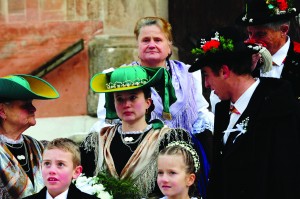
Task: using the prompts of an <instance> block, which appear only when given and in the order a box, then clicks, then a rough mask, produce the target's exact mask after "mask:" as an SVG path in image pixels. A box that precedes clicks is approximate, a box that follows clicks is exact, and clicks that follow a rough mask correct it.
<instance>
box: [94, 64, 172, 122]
mask: <svg viewBox="0 0 300 199" xmlns="http://www.w3.org/2000/svg"><path fill="white" fill-rule="evenodd" d="M90 86H91V88H92V90H93V91H94V92H97V93H105V100H106V102H105V108H106V119H116V118H118V116H117V114H116V110H115V106H114V100H113V95H112V93H114V92H121V91H129V90H134V89H143V88H146V87H154V88H155V89H156V90H157V91H158V93H159V95H160V96H161V98H162V102H163V107H164V110H163V116H164V118H165V119H171V115H170V105H171V104H173V103H174V102H175V101H176V100H177V98H176V95H175V90H174V87H173V85H172V80H171V76H170V74H169V72H168V71H167V70H166V69H164V68H161V67H158V68H151V67H143V66H122V67H119V68H117V69H115V70H114V71H112V72H109V73H98V74H96V75H94V76H93V77H92V79H91V82H90Z"/></svg>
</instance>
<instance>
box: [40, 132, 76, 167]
mask: <svg viewBox="0 0 300 199" xmlns="http://www.w3.org/2000/svg"><path fill="white" fill-rule="evenodd" d="M50 149H60V150H63V151H66V152H70V153H71V154H72V156H73V158H72V160H73V165H74V168H75V167H76V166H79V165H81V158H80V150H79V147H78V145H77V144H76V143H75V142H74V141H73V140H71V139H69V138H56V139H54V140H52V141H50V142H48V144H47V145H46V147H45V150H50Z"/></svg>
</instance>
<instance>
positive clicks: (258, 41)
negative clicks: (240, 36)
mask: <svg viewBox="0 0 300 199" xmlns="http://www.w3.org/2000/svg"><path fill="white" fill-rule="evenodd" d="M244 43H245V44H259V45H261V46H263V47H267V44H266V43H265V42H263V41H261V40H257V39H247V40H245V41H244Z"/></svg>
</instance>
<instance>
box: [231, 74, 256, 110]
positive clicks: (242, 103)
mask: <svg viewBox="0 0 300 199" xmlns="http://www.w3.org/2000/svg"><path fill="white" fill-rule="evenodd" d="M255 80H256V81H255V82H254V83H253V84H252V85H251V86H250V87H249V88H248V89H247V90H246V91H245V92H244V93H243V94H242V95H241V96H240V98H239V99H238V100H237V101H236V102H235V103H234V104H232V105H233V106H234V107H235V108H236V109H237V110H238V111H239V112H240V113H241V114H242V113H243V112H244V111H245V109H246V108H247V106H248V103H249V101H250V99H251V97H252V95H253V93H254V91H255V89H256V87H257V86H258V84H259V82H260V80H259V79H258V78H257V79H255Z"/></svg>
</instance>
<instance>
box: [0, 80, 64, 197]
mask: <svg viewBox="0 0 300 199" xmlns="http://www.w3.org/2000/svg"><path fill="white" fill-rule="evenodd" d="M58 97H59V94H58V92H57V91H56V89H55V88H54V87H53V86H52V85H51V84H49V83H48V82H46V81H45V80H43V79H40V78H38V77H35V76H31V75H10V76H6V77H1V78H0V159H1V161H0V198H8V199H10V198H14V199H16V198H23V197H25V196H28V195H31V194H33V193H35V192H38V191H39V190H40V189H42V188H43V187H44V183H43V178H42V174H41V171H40V169H39V168H40V164H41V161H42V151H43V145H42V144H41V143H40V142H39V141H37V140H36V139H34V138H32V137H30V136H27V135H22V133H23V132H24V131H25V130H26V129H28V128H29V127H30V126H34V125H35V124H36V120H35V111H36V108H35V107H34V106H33V104H32V100H33V99H41V100H43V99H44V100H46V99H55V98H58Z"/></svg>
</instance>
